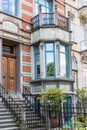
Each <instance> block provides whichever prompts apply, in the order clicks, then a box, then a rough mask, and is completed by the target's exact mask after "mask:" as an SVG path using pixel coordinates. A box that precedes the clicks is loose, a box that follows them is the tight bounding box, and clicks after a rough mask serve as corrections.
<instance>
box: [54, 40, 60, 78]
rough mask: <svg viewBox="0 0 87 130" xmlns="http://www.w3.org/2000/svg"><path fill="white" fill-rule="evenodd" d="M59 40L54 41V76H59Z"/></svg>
mask: <svg viewBox="0 0 87 130" xmlns="http://www.w3.org/2000/svg"><path fill="white" fill-rule="evenodd" d="M59 45H60V44H59V42H58V41H57V42H56V59H55V61H56V78H58V77H59V76H60V54H59Z"/></svg>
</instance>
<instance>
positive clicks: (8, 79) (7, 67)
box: [2, 45, 16, 92]
mask: <svg viewBox="0 0 87 130" xmlns="http://www.w3.org/2000/svg"><path fill="white" fill-rule="evenodd" d="M2 51H3V57H2V86H3V88H4V89H5V90H6V91H10V92H15V91H16V56H15V47H13V46H9V45H3V47H2Z"/></svg>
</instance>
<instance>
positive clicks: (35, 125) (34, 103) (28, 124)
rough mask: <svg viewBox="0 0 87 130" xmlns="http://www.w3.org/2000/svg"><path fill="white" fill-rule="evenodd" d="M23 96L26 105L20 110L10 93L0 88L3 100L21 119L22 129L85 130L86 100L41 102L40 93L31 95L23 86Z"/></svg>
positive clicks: (86, 117) (86, 116)
mask: <svg viewBox="0 0 87 130" xmlns="http://www.w3.org/2000/svg"><path fill="white" fill-rule="evenodd" d="M23 96H24V97H25V100H26V104H27V105H26V107H25V106H24V107H23V109H22V111H21V110H20V108H19V105H18V104H17V103H16V102H15V101H14V100H13V98H12V97H11V96H10V94H9V93H8V92H6V91H5V90H4V89H2V100H3V102H4V103H5V105H6V106H7V108H9V110H10V111H11V112H12V113H13V114H15V115H16V116H17V118H18V119H19V120H21V121H22V125H23V128H22V129H23V130H29V129H30V130H41V129H43V130H86V126H87V101H83V102H80V101H79V102H77V104H74V105H73V104H71V105H69V104H68V103H67V102H65V101H64V102H61V101H60V103H59V105H58V104H56V103H52V102H51V101H49V102H42V101H40V100H38V97H39V96H40V95H32V94H31V93H30V92H29V91H27V89H26V90H25V87H24V89H23ZM13 108H14V109H13ZM20 111H21V112H20ZM24 111H26V112H24ZM22 117H23V118H25V120H22Z"/></svg>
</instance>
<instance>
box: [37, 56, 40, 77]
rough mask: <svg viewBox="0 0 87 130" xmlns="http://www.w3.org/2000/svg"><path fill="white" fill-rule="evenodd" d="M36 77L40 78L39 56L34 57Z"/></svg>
mask: <svg viewBox="0 0 87 130" xmlns="http://www.w3.org/2000/svg"><path fill="white" fill-rule="evenodd" d="M36 77H37V78H40V55H37V56H36Z"/></svg>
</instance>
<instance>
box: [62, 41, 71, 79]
mask: <svg viewBox="0 0 87 130" xmlns="http://www.w3.org/2000/svg"><path fill="white" fill-rule="evenodd" d="M68 51H69V50H68V46H64V45H62V44H61V45H60V75H61V76H62V77H69V56H68Z"/></svg>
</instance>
